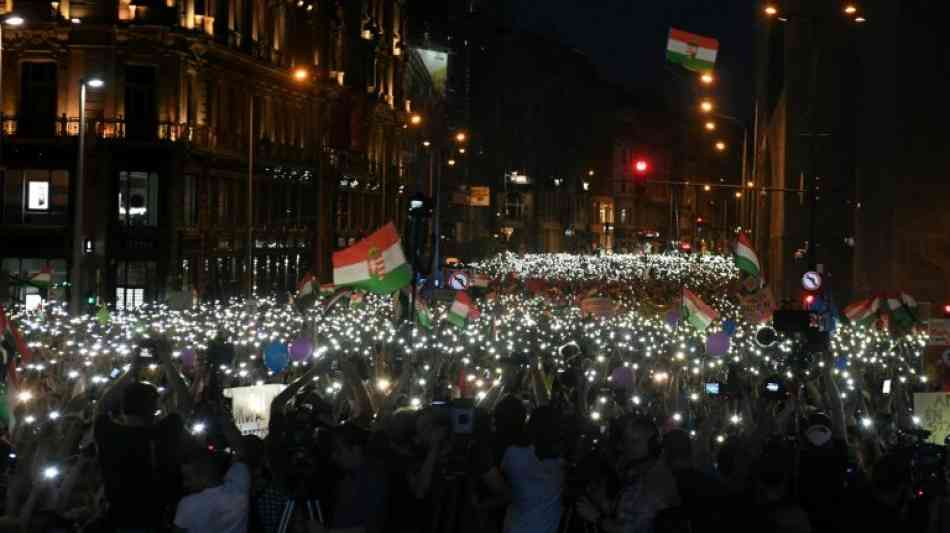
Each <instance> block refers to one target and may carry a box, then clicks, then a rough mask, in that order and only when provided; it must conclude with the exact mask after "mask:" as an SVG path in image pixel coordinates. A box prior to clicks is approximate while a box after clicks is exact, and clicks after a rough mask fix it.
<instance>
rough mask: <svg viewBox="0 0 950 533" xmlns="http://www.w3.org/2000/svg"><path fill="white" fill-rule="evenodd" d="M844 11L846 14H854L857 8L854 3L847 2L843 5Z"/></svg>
mask: <svg viewBox="0 0 950 533" xmlns="http://www.w3.org/2000/svg"><path fill="white" fill-rule="evenodd" d="M844 12H845V13H846V14H848V15H854V14H855V13H857V12H858V8H857V7H855V6H854V4H848V5H846V6H844Z"/></svg>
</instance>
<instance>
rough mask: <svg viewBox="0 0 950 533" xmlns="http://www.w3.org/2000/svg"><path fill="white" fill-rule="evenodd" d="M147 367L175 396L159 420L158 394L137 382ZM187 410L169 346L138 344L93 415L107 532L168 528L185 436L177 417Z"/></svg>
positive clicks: (163, 341) (178, 492) (161, 341)
mask: <svg viewBox="0 0 950 533" xmlns="http://www.w3.org/2000/svg"><path fill="white" fill-rule="evenodd" d="M150 361H158V365H155V366H152V365H149V362H150ZM148 367H151V368H152V369H155V370H157V367H160V368H161V373H162V374H163V375H164V377H165V380H166V381H167V383H168V386H169V387H170V388H171V390H172V392H173V393H174V397H175V402H174V403H168V406H169V409H170V412H169V414H168V415H166V416H165V417H162V418H159V416H158V415H159V413H160V410H159V400H160V395H159V389H158V388H157V387H155V386H154V385H152V384H151V383H149V382H147V381H140V375H141V374H142V373H143V372H144V371H146V370H148ZM190 410H191V398H190V396H189V394H188V389H187V386H186V385H185V381H184V379H183V378H182V376H181V375H180V374H179V373H178V371H177V370H176V369H175V368H174V366H172V362H171V344H170V343H169V342H168V341H167V340H166V339H163V338H159V339H147V340H146V341H143V342H142V343H141V344H140V345H139V346H137V347H136V348H135V350H134V352H133V354H132V362H131V365H130V367H129V368H128V370H127V372H126V373H125V374H123V375H122V376H121V377H120V378H119V379H118V380H116V382H115V383H113V384H112V386H111V387H110V388H109V389H108V390H107V391H106V392H105V394H104V395H103V397H102V399H101V400H100V401H99V404H98V405H97V409H96V421H95V442H96V446H97V448H98V452H99V465H100V467H101V469H102V476H103V480H104V485H105V495H106V500H107V501H108V505H109V507H108V511H107V522H108V524H109V528H110V529H111V530H114V531H119V532H153V531H158V530H159V528H160V527H161V526H162V524H165V523H167V522H168V518H169V516H170V513H171V512H172V511H173V510H174V506H175V504H176V503H177V501H178V498H179V497H180V496H181V491H182V481H181V476H180V473H179V471H178V464H179V460H180V455H179V454H180V450H181V443H182V441H183V439H184V438H186V433H185V431H184V424H183V422H182V416H181V415H182V414H187V413H188V412H190Z"/></svg>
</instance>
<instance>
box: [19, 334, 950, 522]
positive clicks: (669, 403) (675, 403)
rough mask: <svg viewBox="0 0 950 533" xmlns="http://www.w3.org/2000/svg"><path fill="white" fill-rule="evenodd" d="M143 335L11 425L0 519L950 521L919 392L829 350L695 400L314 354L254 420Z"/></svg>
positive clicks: (671, 389) (577, 379)
mask: <svg viewBox="0 0 950 533" xmlns="http://www.w3.org/2000/svg"><path fill="white" fill-rule="evenodd" d="M140 349H142V347H139V348H138V349H137V351H136V354H134V355H133V357H132V364H131V365H130V367H129V368H128V369H127V370H126V371H125V373H124V374H122V375H121V376H119V377H117V378H116V379H114V380H113V381H112V382H111V383H110V384H109V385H108V386H106V387H100V388H94V387H90V388H88V389H86V390H85V391H84V392H83V393H82V394H77V395H76V396H75V397H74V398H72V399H70V400H69V402H68V407H67V409H65V410H64V411H63V412H62V413H58V414H57V417H56V420H55V423H53V421H52V420H51V421H48V422H44V421H36V422H34V423H32V424H25V423H19V424H17V425H16V426H15V430H14V431H12V432H11V433H10V434H9V437H8V440H7V441H5V446H6V450H4V452H5V453H3V457H8V458H9V460H7V461H6V463H5V464H4V468H3V479H4V481H5V483H4V484H3V488H4V490H5V499H4V502H5V508H4V518H3V521H2V523H0V531H30V532H60V531H83V532H88V533H94V532H113V531H116V532H136V533H139V532H165V531H186V532H190V533H216V532H222V533H231V532H235V533H243V532H261V533H282V532H300V533H303V532H306V533H316V532H321V533H322V532H324V531H329V532H347V533H384V532H392V533H423V532H432V533H436V532H438V533H442V532H460V533H464V532H468V531H473V532H474V531H478V532H485V533H487V532H511V533H556V532H559V531H565V532H570V531H585V532H592V531H601V532H606V533H615V532H616V533H621V532H622V533H639V532H656V533H663V532H681V531H682V532H686V531H740V530H742V531H745V530H748V531H780V532H802V533H805V532H819V533H820V532H832V531H862V532H868V531H928V532H944V531H950V490H948V489H950V470H948V469H947V467H945V466H944V457H945V454H944V453H943V449H942V447H938V446H933V445H927V444H924V443H923V437H924V435H923V434H922V432H921V431H920V430H918V429H916V426H915V422H914V420H913V419H912V417H911V414H912V413H911V411H910V410H909V405H908V398H909V394H910V393H911V392H912V391H910V390H909V388H908V387H907V386H902V385H901V384H900V383H897V382H895V384H894V387H893V389H892V390H891V391H890V394H888V395H883V394H881V393H880V392H878V391H880V388H879V387H878V386H877V384H876V383H860V382H859V383H857V386H856V387H855V390H854V391H852V392H851V393H849V394H842V392H843V391H841V390H839V388H838V385H837V382H836V378H835V377H834V376H833V375H832V368H833V367H834V364H833V361H832V360H831V359H830V358H829V359H827V360H825V361H821V363H820V364H816V366H815V372H813V373H812V375H813V376H814V379H813V380H811V381H807V382H803V383H784V382H783V383H780V384H776V383H772V382H770V383H769V384H768V385H769V386H766V385H767V384H766V379H765V378H763V379H762V380H757V379H752V377H746V378H742V377H741V376H735V378H734V379H731V380H730V382H729V383H722V384H716V385H717V386H716V387H715V388H711V389H709V390H708V392H709V395H708V396H706V397H704V398H702V401H696V400H697V399H696V398H691V397H689V396H685V397H684V395H683V394H681V389H680V388H679V387H678V383H677V378H676V376H675V375H674V376H672V377H671V378H670V379H669V380H667V381H665V382H663V383H658V382H656V381H655V380H650V379H640V380H635V381H634V382H633V383H632V384H629V385H626V386H623V387H618V386H611V385H610V384H609V383H607V382H603V383H599V382H596V381H594V380H591V379H587V377H586V376H585V374H584V372H583V359H584V354H578V356H577V358H576V359H577V361H578V364H577V366H576V368H568V369H566V370H565V369H562V371H557V370H552V369H551V368H550V365H548V364H547V362H546V361H544V360H541V359H539V358H532V357H525V358H521V359H518V360H503V361H501V363H500V364H502V365H503V366H504V368H505V371H504V373H503V376H504V379H502V380H500V381H499V382H498V383H497V384H496V385H495V386H494V387H493V388H491V390H490V391H489V392H488V394H487V395H484V396H482V397H480V398H478V399H476V398H473V397H471V395H470V394H469V393H468V392H467V391H466V390H465V388H464V386H460V384H458V383H457V382H456V380H454V379H453V378H452V377H450V376H455V375H457V374H456V373H454V372H453V369H452V368H451V365H452V362H451V358H449V357H446V358H445V361H444V362H443V365H444V367H443V368H436V369H435V372H434V375H436V376H439V377H440V378H439V379H436V380H432V381H433V382H432V383H431V384H429V385H430V386H429V397H428V398H426V399H425V400H424V401H423V402H422V403H421V404H420V403H417V402H416V403H414V402H410V399H409V398H408V397H407V395H406V394H404V391H405V390H406V387H407V385H408V383H409V382H410V380H414V379H416V378H415V376H416V374H415V373H414V368H415V366H416V365H420V366H421V365H422V364H429V363H432V362H431V361H430V362H426V363H423V362H422V361H419V360H415V359H411V358H409V357H406V358H404V359H403V360H402V361H401V362H400V365H399V366H400V367H401V371H400V372H399V373H398V381H397V382H396V383H394V384H393V385H392V386H391V387H390V388H389V389H388V390H386V391H385V393H382V392H381V391H380V390H379V387H376V386H375V384H374V383H370V382H369V381H368V379H366V376H364V375H361V371H360V368H359V365H358V364H357V361H356V360H339V361H337V363H338V365H339V366H338V368H337V369H336V371H338V372H339V376H340V379H341V380H342V382H343V390H342V392H341V394H339V395H338V397H337V398H334V399H330V398H327V397H325V396H323V395H322V394H321V392H322V391H321V389H319V388H318V387H316V386H315V383H316V381H315V380H314V377H315V376H317V374H318V373H319V372H326V371H327V370H326V368H325V367H322V366H320V365H316V364H314V365H312V366H311V367H310V368H309V369H306V370H301V373H299V374H298V375H297V376H296V379H294V380H292V381H291V382H290V383H288V384H287V386H286V388H285V389H283V391H282V392H281V393H280V394H279V395H278V396H277V397H276V398H275V399H274V401H273V403H272V404H271V406H270V417H269V428H268V432H267V434H266V436H265V437H264V438H261V437H259V436H255V435H241V433H240V432H239V431H238V428H237V427H236V425H235V424H234V422H233V419H232V416H231V414H230V411H229V407H228V404H227V400H226V399H225V398H224V397H223V395H222V394H221V389H220V387H219V386H217V385H216V379H215V376H214V372H215V369H214V368H213V365H204V366H203V367H200V368H203V370H202V371H201V372H199V375H194V376H190V377H191V381H192V383H191V384H190V385H189V384H188V383H187V380H186V378H185V377H184V376H182V374H181V373H180V370H179V367H178V366H176V364H175V363H174V361H173V359H172V357H171V345H170V343H169V342H167V341H159V342H154V343H152V344H151V345H149V346H148V349H150V350H151V352H152V355H153V358H150V359H146V358H144V357H141V356H140V355H139V354H138V350H140ZM433 364H437V363H433ZM149 365H152V366H157V367H159V368H160V372H159V373H160V374H161V376H160V377H156V376H157V373H156V371H155V370H153V371H152V372H151V373H146V372H144V370H145V367H147V366H149ZM202 372H203V373H202ZM146 374H147V376H148V377H149V378H150V381H151V382H149V381H145V380H144V379H143V376H145V375H146ZM430 375H433V374H430ZM858 381H860V380H858ZM895 381H896V380H895ZM775 385H779V386H775ZM872 391H874V392H873V393H872ZM948 464H950V463H948Z"/></svg>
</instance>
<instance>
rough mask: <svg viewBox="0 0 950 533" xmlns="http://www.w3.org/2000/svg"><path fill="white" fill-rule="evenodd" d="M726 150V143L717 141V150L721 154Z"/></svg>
mask: <svg viewBox="0 0 950 533" xmlns="http://www.w3.org/2000/svg"><path fill="white" fill-rule="evenodd" d="M725 149H726V143H724V142H722V141H716V150H719V151H720V152H722V151H723V150H725Z"/></svg>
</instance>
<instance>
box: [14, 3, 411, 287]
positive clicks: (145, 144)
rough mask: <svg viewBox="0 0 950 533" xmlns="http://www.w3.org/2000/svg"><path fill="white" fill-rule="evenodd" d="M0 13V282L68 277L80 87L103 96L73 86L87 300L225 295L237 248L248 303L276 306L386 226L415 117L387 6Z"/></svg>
mask: <svg viewBox="0 0 950 533" xmlns="http://www.w3.org/2000/svg"><path fill="white" fill-rule="evenodd" d="M3 7H5V9H4V11H5V15H4V17H5V18H6V20H7V21H8V22H9V21H11V20H12V19H10V18H9V17H11V16H12V15H16V16H18V17H22V18H23V20H24V22H23V24H22V25H19V26H15V27H14V26H12V25H10V24H6V25H5V26H4V28H3V51H2V67H3V70H2V83H3V85H2V99H0V102H2V106H0V111H2V124H3V127H2V133H3V138H2V145H0V148H2V154H0V171H2V174H0V234H2V236H3V237H2V244H0V259H2V268H3V269H4V270H6V271H7V272H9V273H10V274H12V275H14V276H16V277H20V278H23V277H28V276H30V275H31V274H33V273H35V272H37V271H39V270H41V269H42V268H43V267H44V266H45V265H49V266H50V267H51V268H52V271H53V276H54V282H56V283H57V284H61V283H62V282H64V281H65V280H66V279H67V272H68V271H69V269H70V268H72V267H73V265H71V260H70V258H71V254H72V245H71V243H72V223H73V220H74V209H76V205H75V202H74V198H75V192H76V191H75V189H76V181H77V180H76V178H75V177H76V168H77V144H78V143H77V140H78V134H79V131H80V123H79V122H80V119H79V116H80V112H79V111H80V109H79V106H80V103H79V100H80V98H79V93H80V84H81V80H83V79H86V80H89V79H93V78H96V79H101V80H102V81H103V82H104V84H103V86H102V87H101V88H93V87H92V86H91V85H87V91H86V93H87V98H86V102H85V116H86V123H85V126H86V127H85V130H86V132H87V136H86V150H85V173H84V175H85V179H84V189H83V190H84V201H83V206H82V211H81V219H82V234H83V236H84V241H85V242H84V252H85V253H84V255H83V259H82V264H81V272H82V294H83V295H85V296H87V297H92V296H95V297H97V298H98V299H99V301H106V302H112V301H114V302H115V303H116V304H117V305H118V306H130V305H136V304H138V303H139V302H142V301H147V300H151V299H154V298H159V297H161V296H163V294H164V293H166V292H167V291H170V290H182V289H184V290H190V289H192V288H194V289H197V291H198V292H199V293H200V294H203V295H205V296H207V297H226V296H231V295H236V294H240V293H242V292H243V290H244V288H246V284H247V280H248V269H247V266H246V263H247V262H246V260H245V258H246V257H247V246H248V244H249V238H248V236H249V235H252V243H251V245H252V255H253V271H252V273H253V276H252V277H253V283H254V286H255V287H256V289H257V291H259V292H262V293H270V292H274V291H278V292H279V291H284V290H288V289H291V288H292V287H293V286H294V285H295V283H296V281H297V279H298V278H299V277H300V275H301V273H302V272H304V271H306V270H308V269H310V270H313V271H314V272H316V273H318V274H320V275H321V276H322V277H324V278H326V277H328V276H329V257H330V252H331V251H332V250H333V249H335V248H338V247H341V246H344V245H346V244H348V243H350V242H351V241H352V240H353V239H355V238H357V237H359V236H360V235H363V234H365V233H367V232H368V231H370V230H371V229H373V228H375V227H377V226H378V225H380V224H381V223H383V222H384V221H386V220H388V219H391V218H394V216H395V214H396V213H401V212H402V211H403V209H402V208H401V205H402V202H403V199H402V198H403V196H402V195H401V192H402V191H403V190H404V184H405V182H406V181H407V180H408V179H409V177H408V176H407V171H406V162H405V158H406V155H405V153H404V152H405V151H404V150H403V148H402V147H403V143H404V137H405V133H404V124H405V123H406V117H407V116H408V114H409V113H410V112H412V110H413V106H414V105H420V104H418V103H416V102H412V101H411V99H410V98H409V97H408V96H407V94H405V90H404V86H405V83H404V74H405V72H404V70H405V65H406V59H407V57H409V56H410V54H411V53H412V52H411V50H410V49H409V48H408V47H407V46H406V43H405V42H404V39H405V38H404V36H405V28H406V23H407V21H406V17H405V16H404V13H405V6H404V0H355V1H351V0H346V1H343V0H292V1H277V2H273V1H271V2H264V1H262V0H163V1H161V2H159V1H156V0H119V1H118V2H117V3H116V2H106V1H103V0H86V1H83V2H78V1H76V0H59V1H53V2H52V3H49V2H31V1H25V0H6V2H5V5H4V6H3ZM250 155H253V157H252V158H251V159H252V160H253V163H252V165H253V167H252V172H250V173H249V156H250ZM249 184H250V186H249ZM249 201H250V202H251V203H250V205H249V204H248V202H249ZM249 208H250V209H249ZM249 211H250V212H252V221H249V217H248V213H249ZM249 222H250V224H249ZM249 229H250V230H251V231H249ZM31 292H34V290H33V289H30V288H25V287H11V290H10V295H9V296H12V297H14V298H16V299H19V300H23V299H25V298H26V297H27V295H28V294H29V293H31ZM57 292H58V291H57V290H56V289H53V295H54V296H55V295H56V294H57ZM7 296H8V295H0V298H5V297H7ZM33 298H36V296H33Z"/></svg>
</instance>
